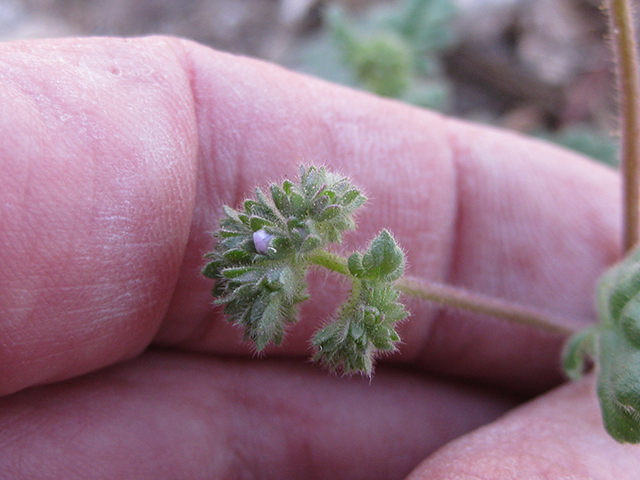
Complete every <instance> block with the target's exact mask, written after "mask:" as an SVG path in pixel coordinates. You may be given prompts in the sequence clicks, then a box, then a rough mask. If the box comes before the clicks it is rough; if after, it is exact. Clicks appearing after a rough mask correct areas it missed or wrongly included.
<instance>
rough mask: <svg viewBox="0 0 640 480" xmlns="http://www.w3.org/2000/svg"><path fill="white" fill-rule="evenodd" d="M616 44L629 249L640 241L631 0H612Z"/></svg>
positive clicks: (638, 107) (638, 104)
mask: <svg viewBox="0 0 640 480" xmlns="http://www.w3.org/2000/svg"><path fill="white" fill-rule="evenodd" d="M608 10H609V22H610V31H611V41H612V47H613V51H614V55H615V59H616V65H617V76H618V87H619V92H620V93H619V95H620V99H619V101H620V107H619V108H620V143H621V159H620V166H621V174H622V179H623V180H622V181H623V185H622V194H623V199H624V200H623V202H624V203H623V205H624V213H623V248H624V253H628V252H629V251H630V250H631V249H632V248H633V247H635V246H636V245H637V243H638V230H639V226H638V222H639V219H640V192H639V186H638V179H639V178H638V173H639V169H640V166H639V164H640V159H639V156H640V81H639V77H638V60H637V55H638V53H637V50H638V49H637V46H636V40H635V32H634V26H633V16H632V14H631V6H630V2H629V1H628V0H608Z"/></svg>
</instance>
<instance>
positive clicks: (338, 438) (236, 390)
mask: <svg viewBox="0 0 640 480" xmlns="http://www.w3.org/2000/svg"><path fill="white" fill-rule="evenodd" d="M511 403H512V402H511V401H510V400H508V399H504V398H500V397H497V396H495V395H492V394H489V393H486V392H483V391H482V390H479V389H473V388H468V387H463V386H460V385H454V384H447V383H444V382H441V381H437V380H433V379H428V378H422V377H420V376H416V375H415V374H408V373H402V372H400V371H391V370H387V371H383V370H381V371H380V374H379V376H378V378H377V379H376V381H375V382H373V383H369V382H368V381H366V380H363V379H359V378H352V379H344V378H337V377H335V376H327V375H325V374H323V373H321V372H318V371H316V370H315V369H313V368H310V366H309V365H302V364H294V363H287V362H283V361H281V362H276V361H265V362H263V363H261V364H255V363H254V362H248V361H242V360H214V359H212V358H210V357H203V356H201V357H198V356H193V355H180V354H175V353H173V354H168V353H147V354H145V355H144V356H142V357H141V358H140V359H137V360H134V361H132V362H128V363H127V364H125V365H122V366H119V367H112V368H110V369H107V370H103V371H100V372H97V373H94V374H91V375H88V376H85V377H81V378H78V379H74V380H70V381H67V382H63V383H60V384H56V385H52V386H45V387H38V388H32V389H28V390H26V391H24V392H20V393H18V394H14V395H12V396H9V397H5V398H3V399H1V400H0V447H1V448H0V476H2V478H30V479H34V480H35V479H39V478H65V479H69V480H73V479H76V478H77V479H83V480H89V479H93V478H96V479H97V478H125V477H126V478H136V479H146V478H149V479H154V480H156V479H163V478H190V479H199V478H216V479H227V478H261V479H265V480H267V479H279V480H280V479H282V480H286V479H299V478H331V479H341V478H344V479H358V478H362V479H364V478H366V479H376V478H380V479H394V478H398V479H399V478H403V477H404V476H405V475H406V474H407V473H408V472H409V471H410V470H411V469H412V468H413V467H414V466H415V465H416V464H417V462H418V461H419V460H420V459H421V458H423V457H424V456H425V455H428V454H429V453H430V452H432V451H433V450H434V449H436V448H437V447H439V446H440V445H442V444H443V443H445V442H446V441H448V440H449V439H451V438H453V437H455V436H457V435H460V434H462V433H464V432H467V431H469V430H470V429H473V428H474V427H476V426H478V425H480V424H483V423H485V422H487V421H490V420H492V419H494V418H495V417H496V416H498V415H499V414H500V413H501V412H502V411H504V410H505V409H506V408H508V407H509V406H510V405H511Z"/></svg>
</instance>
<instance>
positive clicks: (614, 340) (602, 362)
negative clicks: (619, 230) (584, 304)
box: [563, 249, 640, 443]
mask: <svg viewBox="0 0 640 480" xmlns="http://www.w3.org/2000/svg"><path fill="white" fill-rule="evenodd" d="M598 301H599V308H600V318H601V322H600V323H599V324H598V325H596V326H594V327H592V328H589V329H586V330H583V331H581V332H579V333H578V334H576V335H575V336H574V337H573V338H572V339H571V340H570V341H569V343H568V344H567V347H566V348H565V353H564V361H563V363H564V369H565V371H566V373H567V375H568V376H569V377H570V378H572V379H577V378H580V376H581V375H582V372H583V371H584V369H585V366H586V361H587V359H592V360H595V361H596V363H597V366H598V397H599V399H600V408H601V410H602V418H603V421H604V425H605V428H606V429H607V432H609V434H610V435H611V436H612V437H613V438H615V439H616V440H618V441H619V442H622V443H624V442H629V443H639V442H640V376H639V375H638V372H640V249H639V250H636V251H634V252H633V253H632V254H631V255H630V256H629V257H628V258H627V259H625V260H624V261H623V262H621V263H619V264H617V265H616V266H615V267H613V268H611V269H610V270H609V271H607V273H605V275H604V276H603V277H602V279H601V281H600V286H599V292H598Z"/></svg>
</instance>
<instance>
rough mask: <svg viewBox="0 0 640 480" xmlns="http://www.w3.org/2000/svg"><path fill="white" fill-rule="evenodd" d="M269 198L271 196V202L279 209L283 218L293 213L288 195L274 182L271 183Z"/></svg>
mask: <svg viewBox="0 0 640 480" xmlns="http://www.w3.org/2000/svg"><path fill="white" fill-rule="evenodd" d="M271 198H273V203H275V205H276V207H277V209H278V210H280V213H281V214H282V215H283V216H284V217H285V218H287V217H289V216H290V215H291V214H292V213H293V207H292V205H291V201H290V200H289V197H288V196H287V194H286V193H285V192H284V190H283V189H282V188H280V187H279V186H278V185H276V184H275V183H274V184H272V185H271Z"/></svg>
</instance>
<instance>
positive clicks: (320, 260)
mask: <svg viewBox="0 0 640 480" xmlns="http://www.w3.org/2000/svg"><path fill="white" fill-rule="evenodd" d="M309 261H310V262H311V263H313V264H315V265H319V266H322V267H325V268H327V269H329V270H331V271H334V272H336V273H340V274H342V275H346V276H349V277H351V276H352V275H351V273H350V272H349V267H348V266H347V259H346V258H344V257H342V256H340V255H336V254H335V253H331V252H327V251H325V250H319V251H316V252H314V253H313V254H312V255H310V257H309ZM395 287H396V288H397V289H398V290H400V291H401V292H402V293H404V294H405V295H408V296H410V297H415V298H419V299H422V300H427V301H431V302H437V303H440V304H443V305H446V306H449V307H454V308H460V309H464V310H470V311H472V312H475V313H480V314H485V315H492V316H494V317H498V318H502V319H505V320H508V321H510V322H513V323H519V324H521V325H528V326H532V327H536V328H539V329H541V330H545V331H547V332H550V333H554V334H560V335H563V336H567V337H569V336H571V335H572V334H574V333H575V332H577V331H578V330H580V329H581V328H582V327H583V326H582V325H580V324H579V322H577V321H576V320H573V319H571V318H567V317H561V316H558V315H553V314H551V313H550V312H547V311H544V310H541V309H537V308H533V307H527V306H524V305H520V304H517V303H513V302H509V301H506V300H501V299H498V298H494V297H489V296H487V295H481V294H478V293H472V292H469V291H468V290H465V289H463V288H458V287H452V286H451V285H442V284H438V283H433V282H428V281H425V280H421V279H418V278H414V277H409V276H405V277H402V278H400V279H399V280H398V281H396V282H395Z"/></svg>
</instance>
